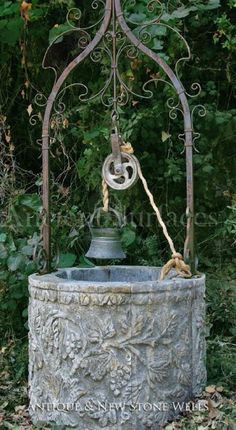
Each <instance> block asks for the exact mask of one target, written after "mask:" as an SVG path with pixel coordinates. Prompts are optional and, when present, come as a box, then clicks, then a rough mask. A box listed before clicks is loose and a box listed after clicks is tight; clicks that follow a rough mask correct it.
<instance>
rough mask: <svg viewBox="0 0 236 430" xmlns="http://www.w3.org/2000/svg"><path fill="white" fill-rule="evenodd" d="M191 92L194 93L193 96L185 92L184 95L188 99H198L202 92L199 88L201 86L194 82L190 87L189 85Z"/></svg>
mask: <svg viewBox="0 0 236 430" xmlns="http://www.w3.org/2000/svg"><path fill="white" fill-rule="evenodd" d="M191 90H192V91H195V94H190V93H188V92H187V91H186V94H187V96H188V97H190V98H192V99H193V98H195V97H198V96H199V95H200V94H201V91H202V87H201V85H200V84H199V83H198V82H194V83H193V84H192V85H191Z"/></svg>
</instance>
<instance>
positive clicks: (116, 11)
mask: <svg viewBox="0 0 236 430" xmlns="http://www.w3.org/2000/svg"><path fill="white" fill-rule="evenodd" d="M101 3H103V4H104V15H103V18H102V19H101V20H100V21H99V22H101V25H100V28H99V29H98V31H97V32H96V34H95V36H94V37H93V38H92V39H91V38H89V36H88V37H87V39H86V40H87V45H86V46H85V47H84V49H83V50H82V52H81V53H80V54H79V55H78V56H76V57H75V58H74V59H73V60H72V61H71V62H70V63H69V65H68V66H67V67H66V68H65V69H64V71H63V72H62V73H61V75H60V76H59V77H57V76H56V78H55V83H54V85H53V88H52V91H51V94H50V95H49V97H48V99H47V102H46V108H45V114H44V118H43V127H42V169H43V210H44V213H45V217H44V224H43V226H42V236H43V248H44V255H45V256H46V264H45V271H46V272H50V270H51V260H52V258H51V229H50V139H51V138H50V119H51V115H52V109H53V106H54V104H55V101H56V99H57V97H58V95H61V93H62V95H63V91H64V90H61V88H62V86H63V84H64V82H65V81H66V79H67V77H68V76H69V74H70V73H71V72H72V71H73V70H74V69H75V68H76V67H78V66H79V65H80V64H81V63H82V62H83V61H84V60H85V59H86V58H88V57H89V56H90V58H91V59H92V58H93V53H94V52H95V53H96V52H98V51H97V50H98V49H99V44H100V42H102V43H103V48H102V49H103V51H104V52H105V53H108V54H109V49H108V48H107V43H106V41H107V40H109V38H110V40H111V44H112V49H111V55H110V54H109V55H110V57H111V74H110V76H109V78H108V81H107V82H106V83H105V86H104V88H103V89H102V90H101V91H99V93H98V94H96V96H97V95H100V96H101V98H102V99H103V96H104V94H105V92H106V90H107V88H108V86H109V84H110V83H113V96H112V101H111V111H112V112H111V118H112V122H113V123H116V122H118V119H119V114H118V109H117V106H118V105H119V104H121V105H124V104H125V102H124V100H125V101H126V100H127V99H128V94H129V93H130V94H133V95H135V96H138V97H140V98H151V96H152V95H153V93H152V91H150V90H147V89H146V85H147V84H149V83H150V82H154V81H155V80H156V81H157V80H159V81H160V82H164V83H167V84H168V85H170V86H172V88H174V90H175V92H176V94H177V96H178V99H179V102H178V105H174V104H173V102H172V101H171V102H170V103H169V107H170V117H173V116H175V114H176V111H177V110H178V111H181V113H182V114H183V119H184V135H180V139H182V140H184V146H185V153H186V193H187V205H186V206H187V209H186V215H187V231H186V240H185V246H184V257H185V259H186V260H187V261H188V262H189V264H190V265H191V270H192V273H194V272H195V270H196V267H195V244H194V241H195V239H194V181H193V149H194V140H195V139H197V138H198V137H199V136H198V133H195V132H194V130H193V120H192V114H191V111H190V107H189V102H188V96H190V97H193V96H191V95H189V94H188V93H187V92H186V90H185V88H184V86H183V84H182V83H181V81H180V79H179V77H178V70H177V66H178V64H179V63H180V61H182V60H183V59H189V58H190V50H189V47H188V45H187V42H185V40H184V38H183V37H182V36H181V35H180V37H181V39H182V40H184V42H185V45H186V46H187V49H188V57H184V58H183V59H179V60H178V61H177V63H176V68H175V71H173V70H172V69H171V68H170V66H169V65H168V64H167V63H166V62H165V61H164V60H163V59H162V58H161V57H160V56H159V55H158V54H157V53H155V52H153V51H152V50H151V49H150V48H149V47H148V46H146V44H145V43H144V42H143V41H142V34H143V31H144V30H145V29H146V27H147V26H148V25H150V23H149V24H148V23H144V24H143V26H142V28H141V30H140V32H139V35H140V39H139V38H138V37H137V36H136V35H135V34H134V32H133V30H132V29H131V28H130V27H129V25H128V24H127V21H126V19H125V16H124V12H123V10H122V6H121V2H120V0H106V2H105V1H101ZM152 23H156V24H157V25H158V24H160V16H158V17H157V18H156V20H154V21H152ZM117 24H118V25H119V29H118V26H117ZM110 27H111V30H109V28H110ZM88 28H90V27H88ZM88 28H86V29H85V30H84V29H82V30H81V31H82V32H83V34H86V35H87V34H88V33H87V29H88ZM71 31H72V30H71ZM75 31H78V28H76V29H75ZM174 31H175V32H177V31H176V30H174ZM122 37H125V39H126V40H128V41H129V43H131V46H132V47H133V48H134V49H135V50H137V52H141V53H143V54H145V55H146V56H147V57H149V58H150V59H151V60H153V62H154V63H156V64H157V65H158V66H159V67H160V68H161V69H162V71H164V73H165V75H166V76H167V77H168V81H165V80H164V79H162V78H158V79H150V80H149V81H148V82H147V83H146V84H145V85H144V86H143V89H144V94H143V95H139V94H136V93H134V92H133V91H132V90H130V88H128V87H127V85H126V84H125V83H124V82H123V81H122V77H121V74H120V72H119V68H118V62H119V58H120V56H121V55H122V54H123V53H124V50H125V49H127V51H129V49H130V48H129V47H130V45H125V43H123V45H122V46H121V48H119V49H118V50H117V40H118V39H119V40H120V39H121V38H122ZM104 40H105V42H104ZM132 55H134V54H133V53H131V54H130V51H129V52H128V54H127V56H130V58H133V57H132ZM45 68H47V67H45ZM51 68H52V69H53V67H51ZM54 71H55V69H54ZM72 85H73V84H72ZM118 86H119V87H120V88H122V91H123V94H122V96H121V95H118V93H117V87H118ZM83 87H84V90H85V92H84V94H82V95H81V96H80V97H79V101H81V102H82V101H84V102H86V101H88V100H89V99H92V98H94V97H95V96H92V97H91V98H89V97H87V98H86V96H87V92H86V91H87V87H86V86H85V85H83ZM199 88H200V86H199V84H196V83H195V84H193V85H192V89H193V90H197V91H198V90H199ZM104 104H105V103H104ZM106 106H109V105H108V104H106ZM181 136H183V137H181ZM194 136H195V138H194ZM113 140H114V139H113ZM113 146H114V142H113ZM119 155H120V154H118V160H119Z"/></svg>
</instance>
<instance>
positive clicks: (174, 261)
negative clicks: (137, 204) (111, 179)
mask: <svg viewBox="0 0 236 430" xmlns="http://www.w3.org/2000/svg"><path fill="white" fill-rule="evenodd" d="M132 149H133V148H132V145H131V144H128V145H125V144H124V145H123V146H122V151H123V152H128V153H133V152H134V150H132ZM130 151H132V152H130ZM137 168H138V175H139V177H140V179H141V181H142V184H143V187H144V190H145V192H146V194H147V196H148V198H149V201H150V204H151V206H152V208H153V209H154V211H155V213H156V216H157V219H158V222H159V224H160V226H161V227H162V230H163V233H164V236H165V238H166V240H167V241H168V243H169V247H170V250H171V252H172V256H171V259H170V260H169V261H168V262H167V263H166V264H165V265H164V266H163V268H162V270H161V274H160V280H161V281H162V280H163V279H164V278H165V277H166V276H167V275H168V273H169V272H170V270H171V269H175V270H176V272H177V273H178V274H179V275H180V276H181V277H184V278H190V277H191V276H192V274H191V271H190V267H189V266H188V265H187V264H186V263H185V262H184V260H183V256H182V255H181V254H180V253H179V252H177V251H176V249H175V246H174V243H173V240H172V239H171V237H170V235H169V233H168V231H167V228H166V225H165V223H164V221H163V219H162V217H161V213H160V211H159V209H158V207H157V205H156V203H155V201H154V197H153V195H152V193H151V191H150V190H149V188H148V184H147V181H146V179H145V177H144V176H143V172H142V169H141V166H140V164H139V162H138V163H137Z"/></svg>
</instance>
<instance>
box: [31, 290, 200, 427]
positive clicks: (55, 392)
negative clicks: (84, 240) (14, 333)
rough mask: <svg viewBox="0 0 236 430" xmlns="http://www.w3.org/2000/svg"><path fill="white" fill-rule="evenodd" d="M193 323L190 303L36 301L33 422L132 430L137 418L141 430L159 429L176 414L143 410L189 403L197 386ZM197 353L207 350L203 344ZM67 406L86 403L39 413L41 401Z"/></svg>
mask: <svg viewBox="0 0 236 430" xmlns="http://www.w3.org/2000/svg"><path fill="white" fill-rule="evenodd" d="M68 294H69V293H68ZM88 297H89V294H88ZM93 300H94V297H93ZM89 303H91V301H89ZM189 323H190V324H191V312H190V311H189V310H188V309H186V308H185V307H184V304H183V302H180V304H179V303H178V304H175V305H174V306H173V305H171V306H167V305H165V306H163V305H161V306H158V305H139V306H138V305H130V304H129V305H126V304H122V305H117V306H116V307H115V308H114V311H111V308H110V306H109V302H108V301H106V303H105V304H104V306H103V307H101V306H99V307H98V306H96V305H91V304H90V305H87V304H86V307H84V305H82V304H76V305H73V308H72V307H71V305H61V304H60V305H58V304H57V303H53V304H52V303H47V304H45V302H41V301H39V300H34V299H33V300H32V303H31V305H30V397H31V415H32V417H33V419H34V420H35V421H39V420H45V421H55V422H56V423H59V424H62V425H71V426H76V425H78V423H80V426H81V430H85V429H86V430H87V429H88V430H96V429H100V428H107V429H108V428H109V429H110V427H111V426H116V425H117V426H120V425H122V429H123V428H124V429H126V428H127V429H130V428H131V425H133V423H134V422H136V421H135V420H137V422H138V423H139V428H140V430H141V429H146V428H154V429H156V428H158V427H155V426H156V425H160V424H162V423H164V422H165V421H166V420H167V419H169V418H170V417H171V416H172V414H173V411H172V410H170V411H149V410H147V411H140V410H139V409H138V408H137V405H139V404H153V403H157V402H163V401H165V402H173V401H184V400H185V399H186V393H188V392H190V391H191V387H192V364H191V340H192V334H191V329H190V325H189ZM197 348H200V349H201V348H202V346H201V345H200V344H199V342H198V346H197ZM198 354H202V352H201V351H200V352H198ZM201 356H202V355H201ZM102 402H104V404H105V403H106V402H108V403H109V404H110V403H115V404H120V402H122V403H125V405H126V406H127V405H128V406H130V407H131V406H132V408H131V409H132V410H130V408H128V409H127V408H125V409H124V408H123V409H122V408H118V409H117V408H116V407H115V408H109V407H107V408H100V407H99V405H100V404H101V403H102ZM65 403H66V404H70V405H77V404H79V410H77V409H76V410H75V408H72V410H71V411H67V410H63V411H61V410H59V411H58V410H50V411H47V410H42V408H41V409H40V408H38V409H37V408H36V409H35V404H36V405H37V404H39V405H42V404H49V405H53V404H65ZM126 426H127V427H126ZM115 428H116V427H114V429H115ZM117 428H119V427H117Z"/></svg>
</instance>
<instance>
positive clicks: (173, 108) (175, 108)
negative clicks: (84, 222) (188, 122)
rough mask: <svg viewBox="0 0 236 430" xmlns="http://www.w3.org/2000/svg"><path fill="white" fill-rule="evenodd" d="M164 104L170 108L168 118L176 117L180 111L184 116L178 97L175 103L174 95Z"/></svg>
mask: <svg viewBox="0 0 236 430" xmlns="http://www.w3.org/2000/svg"><path fill="white" fill-rule="evenodd" d="M166 105H167V107H168V108H169V110H170V112H169V117H170V119H172V120H175V119H177V117H178V112H180V113H181V114H182V116H184V112H183V110H182V109H181V108H180V100H179V99H178V101H177V103H176V101H175V99H174V97H169V99H168V100H167V102H166Z"/></svg>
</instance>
